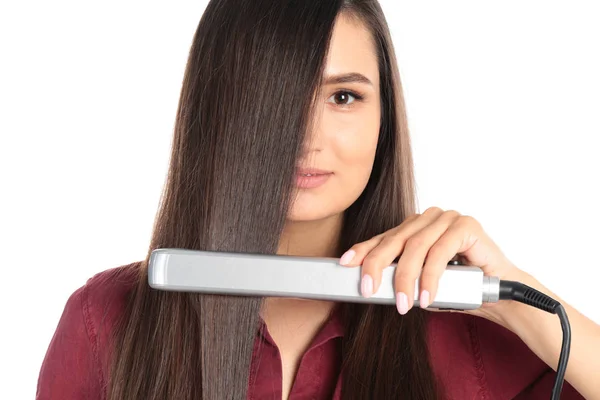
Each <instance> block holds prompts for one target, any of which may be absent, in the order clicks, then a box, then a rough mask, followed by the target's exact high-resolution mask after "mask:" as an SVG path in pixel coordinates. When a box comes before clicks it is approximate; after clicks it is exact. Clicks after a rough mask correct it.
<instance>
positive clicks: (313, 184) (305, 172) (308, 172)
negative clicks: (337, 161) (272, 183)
mask: <svg viewBox="0 0 600 400" xmlns="http://www.w3.org/2000/svg"><path fill="white" fill-rule="evenodd" d="M332 175H333V172H331V171H325V170H322V169H316V168H299V169H298V170H297V171H296V186H297V187H298V188H301V189H314V188H317V187H319V186H321V185H323V184H324V183H325V182H327V181H328V180H329V178H330V177H331V176H332Z"/></svg>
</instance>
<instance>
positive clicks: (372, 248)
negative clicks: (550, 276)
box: [340, 207, 527, 325]
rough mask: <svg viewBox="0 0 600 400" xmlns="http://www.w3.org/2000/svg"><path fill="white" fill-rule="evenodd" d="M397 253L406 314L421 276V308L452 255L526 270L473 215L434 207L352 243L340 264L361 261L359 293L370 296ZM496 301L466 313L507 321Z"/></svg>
mask: <svg viewBox="0 0 600 400" xmlns="http://www.w3.org/2000/svg"><path fill="white" fill-rule="evenodd" d="M399 255H401V257H400V259H399V260H398V267H397V268H396V275H395V278H394V288H395V291H396V305H397V307H398V311H399V312H400V314H406V313H407V312H408V310H410V308H411V307H412V306H413V302H414V301H413V299H414V298H415V297H414V288H415V281H416V279H417V278H419V275H420V276H421V278H420V281H419V284H420V295H419V303H420V306H421V307H422V308H425V307H427V306H428V305H430V304H431V303H432V302H433V301H434V300H435V296H436V292H437V288H438V281H439V279H440V276H441V275H442V273H443V272H444V270H445V269H446V266H447V265H448V262H449V261H451V260H452V259H454V258H455V256H456V255H459V256H462V258H463V259H464V263H465V264H467V265H473V266H477V267H480V268H481V269H482V270H483V272H484V274H485V275H486V276H490V275H493V276H497V277H499V278H500V279H505V280H523V278H524V277H525V276H526V275H527V274H526V273H525V272H524V271H521V270H520V269H518V268H517V267H516V266H515V265H513V264H512V263H511V262H510V261H509V260H508V259H507V258H506V257H505V256H504V254H503V253H502V251H501V250H500V249H499V248H498V246H496V244H495V243H494V242H493V241H492V239H490V237H489V236H488V235H487V234H486V233H485V232H484V230H483V228H482V227H481V225H480V224H479V222H477V220H475V219H474V218H472V217H470V216H465V215H461V214H460V213H458V212H456V211H444V210H442V209H440V208H438V207H432V208H429V209H427V210H426V211H425V212H424V213H423V214H415V215H412V216H410V217H408V218H407V219H406V220H404V221H403V222H402V224H400V225H399V226H397V227H395V228H393V229H390V230H389V231H387V232H384V233H382V234H380V235H377V236H375V237H373V238H371V239H369V240H367V241H365V242H361V243H358V244H355V245H354V246H352V247H351V248H350V249H349V250H348V251H347V252H346V253H344V255H343V256H342V257H341V258H340V264H341V265H345V266H359V265H362V280H361V292H362V294H363V296H365V297H369V296H371V295H372V294H373V293H376V292H377V290H378V288H379V285H380V284H381V275H382V270H383V269H384V268H386V267H388V266H389V265H390V264H392V263H393V261H394V259H395V258H396V257H398V256H399ZM421 270H422V271H421ZM496 305H497V304H496V303H491V304H489V303H484V305H483V307H482V308H480V309H477V310H467V311H464V312H465V313H468V314H474V315H479V316H482V317H485V318H487V319H490V320H493V321H495V322H497V323H500V324H502V325H505V324H504V323H503V321H502V316H501V314H499V313H498V312H499V311H501V310H500V309H498V307H490V306H496ZM492 308H495V309H496V311H498V312H494V311H491V309H492ZM459 312H463V311H459Z"/></svg>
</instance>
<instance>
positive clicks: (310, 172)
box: [296, 168, 332, 176]
mask: <svg viewBox="0 0 600 400" xmlns="http://www.w3.org/2000/svg"><path fill="white" fill-rule="evenodd" d="M296 174H297V175H301V176H318V175H330V174H332V172H331V171H325V170H322V169H316V168H298V170H297V172H296Z"/></svg>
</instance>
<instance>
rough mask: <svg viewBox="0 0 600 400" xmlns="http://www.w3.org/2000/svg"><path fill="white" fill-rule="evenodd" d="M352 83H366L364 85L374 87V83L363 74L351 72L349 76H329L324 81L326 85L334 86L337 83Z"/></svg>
mask: <svg viewBox="0 0 600 400" xmlns="http://www.w3.org/2000/svg"><path fill="white" fill-rule="evenodd" d="M352 82H357V83H364V84H367V85H371V86H373V83H372V82H371V81H370V80H369V78H367V77H366V76H364V75H363V74H359V73H358V72H350V73H347V74H340V75H329V76H326V77H325V79H323V84H324V85H334V84H336V83H352Z"/></svg>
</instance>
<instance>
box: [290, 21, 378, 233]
mask: <svg viewBox="0 0 600 400" xmlns="http://www.w3.org/2000/svg"><path fill="white" fill-rule="evenodd" d="M320 89H321V90H320V92H319V95H318V98H317V99H316V101H315V104H314V110H313V115H312V118H313V126H312V128H310V129H309V131H308V132H307V133H306V136H305V138H306V140H305V144H304V147H303V151H302V153H301V156H300V158H299V161H298V171H297V177H296V188H295V189H296V191H295V198H294V201H293V203H292V207H291V210H290V212H289V215H288V220H290V221H309V220H317V219H323V218H327V217H330V216H333V215H336V214H339V213H342V212H343V211H344V210H346V209H347V208H348V207H349V206H350V205H351V204H352V203H353V202H354V201H355V200H356V199H357V198H358V197H359V196H360V194H361V193H362V192H363V190H364V189H365V187H366V185H367V182H368V180H369V177H370V175H371V171H372V168H373V163H374V160H375V153H376V149H377V142H378V138H379V130H380V125H381V124H380V122H381V100H380V90H379V69H378V60H377V52H376V48H375V43H374V41H373V35H372V33H371V32H370V31H369V29H368V28H367V26H365V25H364V23H362V21H361V20H360V19H357V18H353V16H352V15H348V14H347V13H344V12H342V13H340V14H339V16H338V17H337V18H336V22H335V25H334V28H333V33H332V37H331V41H330V45H329V49H328V54H327V58H326V63H325V70H324V74H323V81H322V86H321V88H320Z"/></svg>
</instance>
